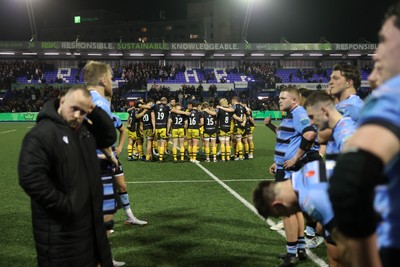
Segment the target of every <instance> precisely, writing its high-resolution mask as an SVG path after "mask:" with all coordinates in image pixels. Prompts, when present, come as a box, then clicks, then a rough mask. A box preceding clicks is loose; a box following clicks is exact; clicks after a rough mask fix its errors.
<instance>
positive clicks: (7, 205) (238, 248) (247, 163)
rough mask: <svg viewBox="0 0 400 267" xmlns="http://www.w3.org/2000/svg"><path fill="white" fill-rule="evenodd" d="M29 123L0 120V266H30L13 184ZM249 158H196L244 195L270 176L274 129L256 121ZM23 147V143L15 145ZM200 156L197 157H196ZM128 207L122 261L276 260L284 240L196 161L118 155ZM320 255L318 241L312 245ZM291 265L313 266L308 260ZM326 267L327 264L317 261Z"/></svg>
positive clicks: (23, 201) (119, 222)
mask: <svg viewBox="0 0 400 267" xmlns="http://www.w3.org/2000/svg"><path fill="white" fill-rule="evenodd" d="M32 126H33V123H0V147H1V153H0V160H1V162H2V163H3V164H2V168H1V169H0V172H1V175H0V177H1V179H0V191H1V194H0V195H1V202H0V203H1V206H0V207H1V208H0V222H1V223H0V230H1V238H0V247H1V249H0V266H36V259H35V256H36V254H35V248H34V242H33V237H32V226H31V212H30V200H29V197H28V196H27V195H26V194H25V193H24V192H23V190H22V189H21V188H20V186H19V185H18V176H17V161H18V155H19V153H20V149H21V140H22V138H23V137H24V135H25V134H26V132H27V131H29V129H30V128H31V127H32ZM254 143H255V152H254V159H250V160H244V161H230V162H218V163H205V162H203V161H202V162H201V163H200V164H201V165H202V166H203V167H204V168H206V169H207V170H208V172H209V173H210V174H212V175H214V177H216V178H217V179H219V180H220V181H222V182H223V183H224V184H225V185H226V186H227V187H229V188H230V189H231V190H233V191H234V192H236V193H237V194H238V195H239V196H241V197H242V198H243V199H244V200H246V201H247V202H249V203H251V193H252V190H253V188H254V187H255V186H256V184H257V183H258V180H261V179H272V178H273V177H272V176H271V175H270V174H268V171H267V170H268V167H269V165H270V164H271V163H272V160H273V151H274V145H275V136H274V135H273V133H272V132H271V131H270V130H269V129H267V128H266V127H265V126H263V125H262V123H261V122H258V123H257V127H256V129H255V133H254ZM22 149H23V148H22ZM200 159H202V158H200ZM120 161H121V163H122V166H123V168H124V172H125V178H126V181H127V186H128V193H129V196H130V200H131V206H132V210H133V212H134V214H135V215H136V216H137V217H138V218H139V219H143V220H147V221H148V222H149V223H148V225H147V226H145V227H138V226H127V225H124V224H123V221H124V219H125V214H124V212H123V211H122V210H120V211H118V213H117V214H116V216H115V221H116V225H115V228H114V229H115V233H113V234H112V235H111V238H110V242H111V247H112V252H113V257H114V258H115V259H116V260H119V261H125V262H126V263H127V265H126V266H278V265H279V264H280V262H281V261H280V260H279V259H278V258H277V257H276V255H277V254H280V253H283V252H285V240H284V238H283V237H282V236H281V235H279V234H278V233H277V232H274V231H271V230H269V225H268V224H267V223H266V221H265V220H262V219H261V218H260V217H258V216H257V215H256V214H254V212H253V211H252V210H250V209H249V208H248V207H246V206H245V205H244V204H243V203H242V202H240V201H239V200H238V199H237V198H236V197H235V196H234V195H233V194H232V193H231V192H229V191H228V190H227V189H226V188H224V187H223V186H222V185H221V184H220V183H218V182H217V181H216V180H214V179H213V178H212V177H211V176H210V175H209V174H208V173H206V172H205V171H204V170H203V169H202V168H200V167H199V166H197V165H196V164H193V163H190V162H187V163H186V162H185V163H177V164H174V163H173V162H172V156H167V158H166V161H167V162H165V163H163V164H160V163H158V162H151V163H146V162H141V161H134V162H129V161H127V155H126V148H125V150H124V151H123V152H122V155H121V156H120ZM312 252H314V254H315V255H316V256H317V257H319V258H321V259H322V260H323V261H325V262H326V256H325V246H324V245H321V246H320V247H319V248H317V249H314V250H312ZM298 266H304V267H306V266H318V265H316V264H315V263H314V262H313V261H311V260H307V261H304V262H301V263H299V265H298ZM320 266H327V265H323V264H322V265H320Z"/></svg>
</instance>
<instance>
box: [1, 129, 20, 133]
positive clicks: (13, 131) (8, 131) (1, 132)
mask: <svg viewBox="0 0 400 267" xmlns="http://www.w3.org/2000/svg"><path fill="white" fill-rule="evenodd" d="M15 131H16V129H14V130H9V131H5V132H0V134H5V133H11V132H15Z"/></svg>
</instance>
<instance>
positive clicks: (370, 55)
mask: <svg viewBox="0 0 400 267" xmlns="http://www.w3.org/2000/svg"><path fill="white" fill-rule="evenodd" d="M375 55H376V54H367V56H369V57H374V56H375Z"/></svg>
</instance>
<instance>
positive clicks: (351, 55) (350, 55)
mask: <svg viewBox="0 0 400 267" xmlns="http://www.w3.org/2000/svg"><path fill="white" fill-rule="evenodd" d="M347 56H349V57H359V56H361V54H352V53H350V54H347Z"/></svg>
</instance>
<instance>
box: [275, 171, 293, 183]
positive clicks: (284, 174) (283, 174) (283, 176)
mask: <svg viewBox="0 0 400 267" xmlns="http://www.w3.org/2000/svg"><path fill="white" fill-rule="evenodd" d="M290 177H291V171H287V170H285V169H277V170H276V172H275V182H283V181H286V180H287V179H290Z"/></svg>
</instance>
